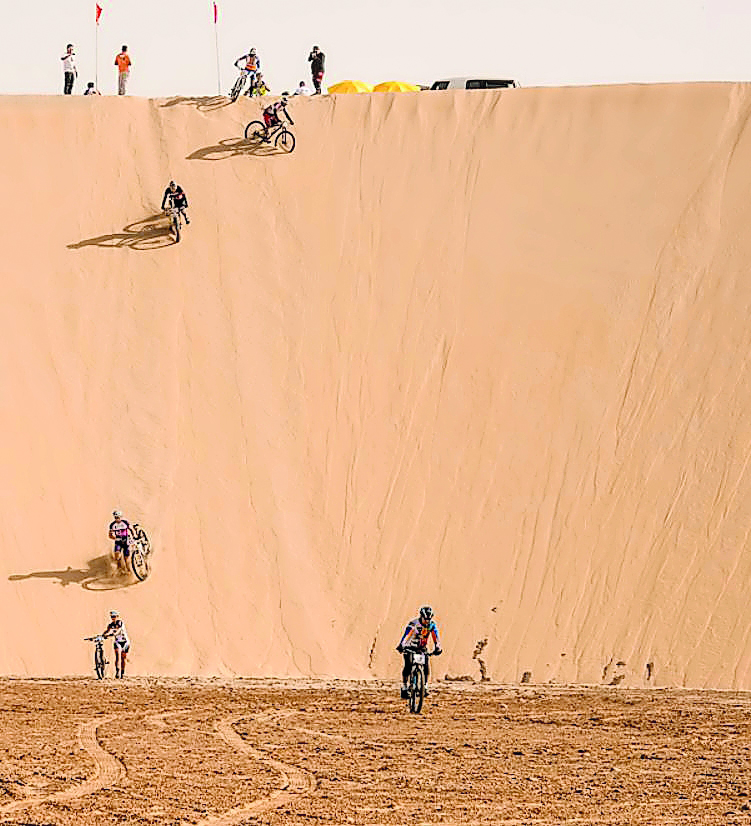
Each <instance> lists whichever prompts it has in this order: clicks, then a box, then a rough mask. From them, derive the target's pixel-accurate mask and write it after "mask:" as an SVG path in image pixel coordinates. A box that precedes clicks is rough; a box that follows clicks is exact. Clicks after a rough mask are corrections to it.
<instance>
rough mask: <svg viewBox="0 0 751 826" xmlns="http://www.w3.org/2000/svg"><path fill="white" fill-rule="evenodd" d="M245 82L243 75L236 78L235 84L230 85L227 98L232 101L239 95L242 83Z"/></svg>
mask: <svg viewBox="0 0 751 826" xmlns="http://www.w3.org/2000/svg"><path fill="white" fill-rule="evenodd" d="M244 83H245V78H244V77H243V75H240V77H238V78H237V80H236V81H235V85H234V86H233V87H232V91H231V92H230V93H229V99H230V100H231V101H232V103H234V102H235V101H236V100H237V99H238V98H239V97H240V92H241V91H242V88H243V84H244Z"/></svg>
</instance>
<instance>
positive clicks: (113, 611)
mask: <svg viewBox="0 0 751 826" xmlns="http://www.w3.org/2000/svg"><path fill="white" fill-rule="evenodd" d="M119 616H120V613H119V612H118V611H115V610H114V608H113V609H112V611H110V618H111V619H115V617H119Z"/></svg>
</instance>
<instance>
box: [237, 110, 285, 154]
mask: <svg viewBox="0 0 751 826" xmlns="http://www.w3.org/2000/svg"><path fill="white" fill-rule="evenodd" d="M280 108H281V110H282V111H283V112H284V117H285V118H286V119H287V120H288V121H289V124H290V126H294V125H295V122H294V121H293V120H292V118H291V117H290V116H289V112H287V104H286V102H284V103H282V105H281V107H280ZM245 140H246V141H258V142H259V143H271V142H272V140H273V142H274V146H275V147H276V148H277V149H280V150H281V151H282V152H287V153H290V152H291V151H292V150H293V149H294V148H295V136H294V135H293V134H292V132H290V130H289V129H287V124H286V123H284V121H283V120H282V119H281V118H280V117H278V116H277V119H276V123H274V124H272V125H271V126H266V124H265V123H264V122H263V121H262V120H252V121H251V122H250V123H249V124H248V125H247V126H246V127H245Z"/></svg>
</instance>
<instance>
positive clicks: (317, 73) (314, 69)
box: [308, 46, 326, 95]
mask: <svg viewBox="0 0 751 826" xmlns="http://www.w3.org/2000/svg"><path fill="white" fill-rule="evenodd" d="M308 61H309V63H310V73H311V75H312V76H313V86H315V92H314V94H316V95H320V94H321V83H322V82H323V72H324V68H325V64H326V55H325V54H324V53H323V52H322V51H321V50H320V49H319V48H318V46H313V50H312V51H311V53H310V54H309V55H308Z"/></svg>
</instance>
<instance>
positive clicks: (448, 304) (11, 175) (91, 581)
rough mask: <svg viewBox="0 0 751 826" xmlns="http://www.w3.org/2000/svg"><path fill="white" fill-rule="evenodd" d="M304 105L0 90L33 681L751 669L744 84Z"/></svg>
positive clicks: (4, 572) (6, 614) (13, 532)
mask: <svg viewBox="0 0 751 826" xmlns="http://www.w3.org/2000/svg"><path fill="white" fill-rule="evenodd" d="M291 112H292V115H293V117H294V118H295V121H296V127H295V131H296V134H297V141H298V147H297V149H296V151H295V152H294V153H293V154H292V155H290V156H280V155H277V154H274V153H268V152H266V151H261V152H253V151H251V150H250V149H249V148H248V147H247V146H246V145H243V144H241V143H239V142H238V141H237V136H239V135H240V134H241V133H242V128H243V126H244V124H245V123H246V122H247V121H248V120H250V119H251V118H252V117H255V116H257V113H258V108H257V106H256V105H255V104H251V103H250V102H246V101H242V102H239V103H238V104H236V105H235V106H220V105H218V102H216V101H214V102H212V101H191V100H169V101H146V100H137V99H122V100H120V99H115V98H103V99H97V100H90V99H83V98H81V99H70V100H63V99H62V98H60V99H41V98H28V99H9V98H6V99H0V116H1V117H2V123H3V134H2V142H3V143H2V145H3V149H4V153H5V170H6V174H5V176H4V178H5V187H4V189H5V192H4V197H3V200H2V202H1V203H0V221H1V223H2V226H3V230H4V232H3V253H4V254H3V261H2V293H3V300H2V302H0V324H1V327H0V329H2V331H3V345H4V346H3V355H2V358H1V359H0V392H2V398H3V404H2V406H0V430H1V431H2V434H3V439H2V441H0V465H1V466H2V469H3V479H4V483H3V485H2V488H1V490H2V495H0V559H1V561H2V564H1V565H0V573H1V575H0V624H1V625H2V628H3V645H2V646H0V672H2V673H14V674H62V673H71V672H75V673H85V672H87V671H88V670H89V655H90V652H89V651H88V650H87V649H86V646H85V644H84V643H83V642H82V641H81V637H83V636H84V634H87V633H92V632H94V631H96V630H100V629H101V627H103V624H104V622H105V619H106V616H105V613H106V610H107V609H108V608H109V607H111V606H114V607H118V608H119V609H120V610H121V611H122V612H123V614H124V617H125V619H126V622H127V624H128V627H129V630H130V632H131V636H132V637H133V652H132V654H133V656H132V670H133V673H142V674H143V673H163V674H183V673H200V674H231V673H240V674H253V675H281V674H288V675H307V674H317V675H339V676H353V677H364V676H368V675H376V676H390V675H391V676H393V675H395V673H396V671H397V669H398V667H399V663H400V660H399V658H398V656H397V655H396V654H395V652H394V650H393V647H394V645H395V644H396V642H397V640H398V637H399V634H400V632H401V628H402V625H403V622H404V620H406V619H407V618H408V617H410V616H412V615H414V612H415V610H416V608H417V606H418V605H419V604H420V603H421V602H423V601H430V602H431V603H432V604H433V605H434V607H435V609H436V613H437V617H438V620H439V623H440V626H441V630H442V633H443V636H444V649H445V652H446V653H445V656H444V657H443V658H442V659H441V660H440V661H438V662H437V663H436V666H437V671H438V673H439V674H443V673H448V674H450V675H454V676H460V675H464V674H471V675H472V676H474V677H479V674H480V668H479V663H478V661H477V660H476V659H473V652H474V651H475V650H476V643H477V642H478V640H487V643H486V644H485V645H484V647H483V648H482V651H481V653H480V655H479V656H480V658H481V659H482V661H483V663H484V665H485V667H486V668H487V672H488V674H489V676H490V677H491V678H493V679H496V680H509V681H510V680H517V679H519V678H520V677H521V675H522V674H523V672H525V671H528V672H531V679H532V680H533V681H543V680H545V681H547V680H555V681H586V682H601V681H604V682H607V683H610V682H616V683H617V682H619V681H621V680H622V681H623V684H635V685H640V684H647V685H664V684H686V685H692V686H718V687H743V688H750V687H751V614H750V613H749V611H748V610H747V608H746V605H747V601H748V600H747V592H748V589H749V585H750V584H751V554H749V532H750V531H751V508H750V507H749V500H750V494H751V480H750V479H749V475H748V472H747V462H748V457H749V455H751V454H749V442H750V441H751V416H749V413H748V410H749V407H750V404H751V372H750V371H749V364H748V353H749V352H751V340H750V339H751V326H750V325H749V324H748V318H749V310H750V309H751V308H750V307H749V305H750V304H751V283H750V282H749V278H748V264H747V262H748V261H749V260H750V259H751V249H749V247H751V233H749V231H748V229H747V227H748V226H749V225H751V220H750V219H751V215H750V214H749V213H750V212H751V206H749V198H748V192H749V180H748V179H749V177H751V139H750V138H749V132H748V130H747V129H746V123H747V120H748V116H749V112H751V94H750V90H749V88H748V87H746V86H732V85H703V86H680V87H669V86H665V87H638V88H593V89H561V90H551V89H546V90H519V91H512V92H500V93H497V92H496V93H471V94H466V93H456V94H454V93H440V94H417V95H405V96H401V97H400V96H371V97H367V96H366V97H346V98H337V99H329V98H322V99H314V100H303V101H294V103H293V105H292V107H291ZM222 141H223V143H221V142H222ZM171 177H174V178H176V179H177V180H178V181H179V182H180V183H181V184H182V185H183V186H184V187H185V189H186V190H187V192H188V196H189V198H190V200H191V210H190V214H191V219H192V223H191V225H190V226H189V227H188V228H187V229H186V232H185V236H184V240H183V241H182V242H181V243H180V244H179V245H172V244H170V243H169V240H168V238H167V237H166V235H165V234H164V232H163V229H162V224H161V223H160V222H159V221H158V220H151V216H153V215H154V214H155V213H157V212H158V207H159V201H160V199H161V192H162V189H163V187H164V185H165V184H166V182H167V181H168V180H169V178H171ZM114 506H120V507H122V508H123V509H124V511H125V512H126V516H127V517H129V518H131V519H133V520H136V521H140V522H141V523H142V524H144V525H145V526H146V527H147V529H148V530H149V531H150V533H151V534H152V536H153V540H154V545H155V547H156V551H155V558H154V571H153V574H152V576H151V578H150V579H149V580H148V581H147V582H146V583H144V584H141V585H132V586H129V587H125V588H122V587H119V586H120V585H122V583H119V582H117V581H116V580H113V579H112V577H111V576H110V574H109V573H108V572H107V571H106V569H105V566H106V561H104V560H102V557H103V556H104V555H105V554H106V553H107V551H108V548H109V546H110V542H109V540H108V539H107V537H106V529H107V524H108V522H109V518H110V517H109V514H110V511H111V510H112V508H113V507H114ZM648 663H649V664H650V667H649V669H648V668H647V664H648Z"/></svg>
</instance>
